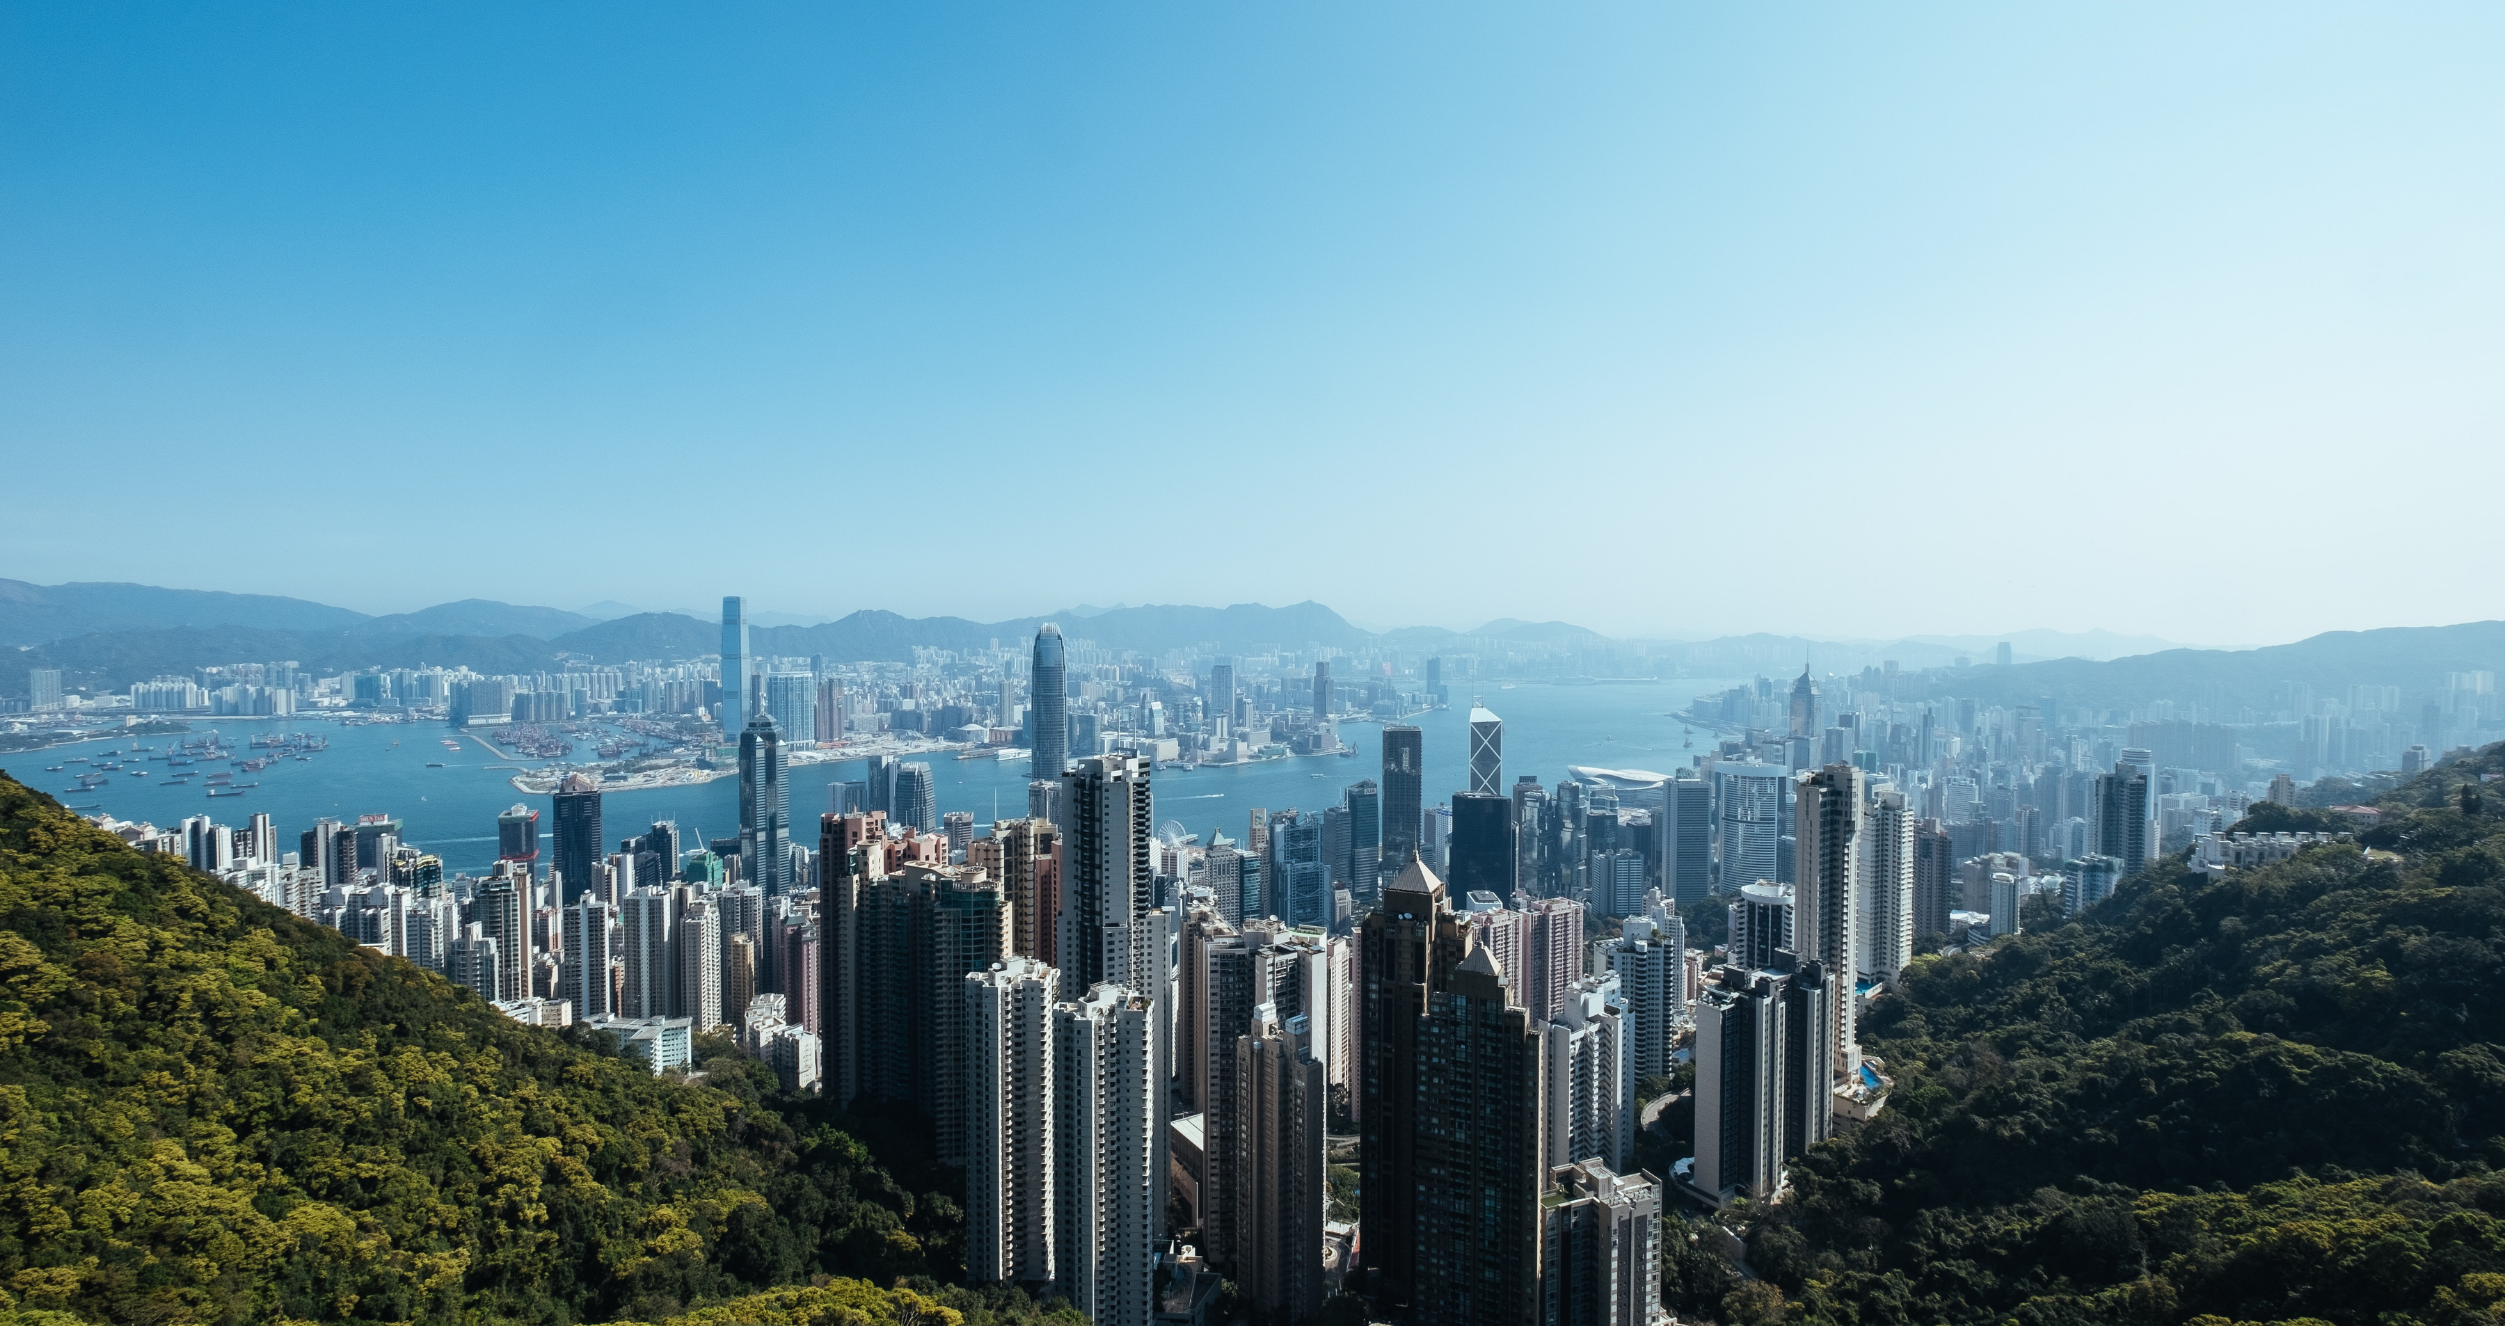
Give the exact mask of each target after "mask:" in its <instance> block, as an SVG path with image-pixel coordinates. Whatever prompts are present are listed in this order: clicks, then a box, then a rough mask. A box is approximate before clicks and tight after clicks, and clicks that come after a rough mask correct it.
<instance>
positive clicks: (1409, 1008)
mask: <svg viewBox="0 0 2505 1326" xmlns="http://www.w3.org/2000/svg"><path fill="white" fill-rule="evenodd" d="M1358 935H1359V940H1358V942H1359V959H1358V967H1359V970H1360V971H1361V972H1362V973H1363V976H1362V980H1363V982H1364V984H1363V987H1362V989H1361V990H1360V991H1359V999H1360V1007H1359V1011H1358V1017H1359V1020H1360V1021H1361V1022H1362V1024H1363V1033H1362V1034H1361V1035H1360V1037H1359V1040H1358V1053H1359V1054H1360V1055H1361V1056H1362V1057H1363V1059H1364V1061H1365V1065H1364V1073H1363V1076H1362V1078H1361V1081H1360V1091H1359V1094H1360V1096H1361V1108H1360V1110H1359V1111H1358V1118H1359V1121H1360V1125H1361V1128H1362V1132H1363V1144H1362V1146H1361V1148H1360V1150H1359V1152H1358V1165H1359V1170H1360V1177H1359V1187H1360V1188H1361V1189H1362V1190H1363V1191H1364V1193H1365V1194H1366V1199H1365V1205H1364V1209H1363V1213H1362V1215H1361V1217H1360V1219H1361V1220H1362V1221H1363V1225H1364V1228H1363V1233H1362V1236H1361V1237H1360V1238H1359V1240H1358V1248H1359V1250H1360V1255H1361V1257H1362V1258H1363V1262H1364V1266H1365V1270H1366V1274H1367V1277H1368V1291H1369V1292H1370V1293H1372V1294H1374V1295H1375V1297H1376V1299H1377V1301H1378V1302H1381V1303H1383V1304H1385V1305H1387V1306H1394V1307H1398V1306H1405V1305H1407V1304H1409V1303H1410V1302H1411V1294H1412V1291H1413V1288H1414V1286H1415V1284H1416V1281H1417V1278H1418V1274H1419V1265H1418V1262H1419V1251H1420V1250H1419V1238H1420V1233H1421V1231H1420V1229H1419V1211H1418V1193H1419V1186H1420V1183H1421V1180H1422V1177H1423V1176H1422V1171H1421V1168H1420V1166H1421V1163H1422V1159H1423V1158H1422V1157H1421V1156H1420V1154H1419V1118H1418V1109H1417V1102H1418V1093H1419V1090H1420V1081H1421V1075H1422V1073H1423V1071H1424V1063H1423V1059H1422V1052H1423V1047H1422V1046H1421V1043H1420V1035H1421V1027H1422V1025H1423V1023H1424V1021H1425V1019H1426V1012H1427V998H1428V995H1429V993H1430V992H1431V991H1434V990H1437V989H1440V988H1441V987H1442V986H1443V985H1444V984H1445V983H1446V982H1447V980H1448V979H1449V978H1450V977H1451V975H1452V973H1453V971H1454V970H1455V968H1457V967H1458V966H1459V965H1460V963H1461V960H1462V957H1463V956H1464V955H1465V954H1467V953H1468V952H1469V951H1470V948H1471V945H1470V930H1469V927H1468V926H1467V925H1466V924H1464V923H1463V921H1462V920H1461V918H1459V917H1457V916H1455V915H1454V914H1453V910H1452V907H1451V904H1450V902H1449V901H1448V900H1447V898H1446V896H1445V891H1444V882H1443V881H1442V880H1440V879H1437V878H1436V877H1435V873H1434V872H1433V871H1431V870H1429V869H1427V868H1426V866H1425V865H1424V863H1422V862H1419V861H1417V860H1414V859H1413V860H1411V861H1410V862H1409V863H1408V864H1407V865H1405V866H1403V867H1402V868H1401V872H1400V874H1399V875H1398V876H1397V877H1395V878H1394V879H1393V881H1392V883H1391V884H1390V885H1389V886H1387V887H1386V888H1385V889H1384V890H1383V904H1382V906H1380V907H1378V908H1376V909H1375V910H1374V911H1373V912H1371V913H1369V914H1368V915H1367V916H1366V919H1365V922H1364V924H1363V926H1362V927H1361V928H1360V929H1359V932H1358Z"/></svg>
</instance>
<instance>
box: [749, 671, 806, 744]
mask: <svg viewBox="0 0 2505 1326" xmlns="http://www.w3.org/2000/svg"><path fill="white" fill-rule="evenodd" d="M757 711H758V712H759V713H763V714H770V715H772V716H773V719H774V729H775V731H776V733H778V734H779V735H780V736H781V737H782V739H783V740H785V741H788V742H791V743H793V744H795V745H798V744H800V743H804V742H815V741H816V740H817V736H818V679H817V678H815V677H812V676H810V675H809V674H808V673H805V672H769V673H767V674H766V675H765V702H764V703H763V704H760V705H758V706H757Z"/></svg>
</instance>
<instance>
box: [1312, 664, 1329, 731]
mask: <svg viewBox="0 0 2505 1326" xmlns="http://www.w3.org/2000/svg"><path fill="white" fill-rule="evenodd" d="M1331 712H1332V705H1331V660H1329V659H1327V658H1318V659H1315V660H1314V662H1313V721H1314V722H1316V723H1319V724H1323V725H1326V726H1327V725H1328V724H1329V723H1330V721H1331Z"/></svg>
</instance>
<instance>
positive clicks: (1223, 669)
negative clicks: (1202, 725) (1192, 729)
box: [1206, 663, 1236, 736]
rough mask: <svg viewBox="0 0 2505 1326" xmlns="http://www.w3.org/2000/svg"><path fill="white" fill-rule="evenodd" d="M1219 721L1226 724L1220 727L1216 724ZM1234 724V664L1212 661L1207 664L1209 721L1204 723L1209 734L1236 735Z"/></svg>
mask: <svg viewBox="0 0 2505 1326" xmlns="http://www.w3.org/2000/svg"><path fill="white" fill-rule="evenodd" d="M1221 723H1224V724H1226V726H1225V727H1223V728H1221V727H1220V726H1218V725H1219V724H1221ZM1234 725H1235V665H1234V664H1233V663H1212V664H1210V665H1209V721H1208V723H1207V724H1206V728H1207V731H1208V732H1209V734H1210V735H1211V736H1222V735H1224V736H1231V735H1236V734H1235V732H1234Z"/></svg>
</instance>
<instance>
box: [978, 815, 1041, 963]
mask: <svg viewBox="0 0 2505 1326" xmlns="http://www.w3.org/2000/svg"><path fill="white" fill-rule="evenodd" d="M991 841H992V843H993V844H994V846H993V847H992V848H991V849H990V850H989V851H988V852H986V856H987V857H988V856H989V855H991V854H992V853H997V854H998V856H999V858H1000V867H999V871H998V873H997V874H996V875H995V878H997V879H998V880H999V881H1000V891H1001V894H1002V896H1004V897H1005V898H1007V899H1008V903H1009V924H1010V934H1009V951H1010V952H1012V953H1015V954H1017V955H1018V956H1020V957H1027V958H1034V959H1035V960H1037V961H1039V962H1041V963H1043V964H1044V965H1046V966H1051V965H1052V964H1053V961H1054V959H1055V958H1057V957H1058V956H1059V953H1058V951H1057V950H1056V949H1055V947H1054V943H1055V941H1056V940H1057V939H1058V938H1059V936H1058V935H1056V934H1054V933H1053V930H1054V927H1053V918H1055V917H1056V916H1058V915H1060V913H1061V834H1060V831H1059V830H1057V829H1055V828H1054V827H1053V825H1052V821H1050V820H1041V819H1034V818H1027V819H1015V820H1001V821H1000V822H998V823H996V824H994V825H992V836H991ZM976 845H977V846H980V845H981V844H980V842H979V841H978V843H977V844H976ZM966 860H967V861H968V862H969V863H972V862H973V861H974V856H973V853H972V849H968V853H967V857H966Z"/></svg>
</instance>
